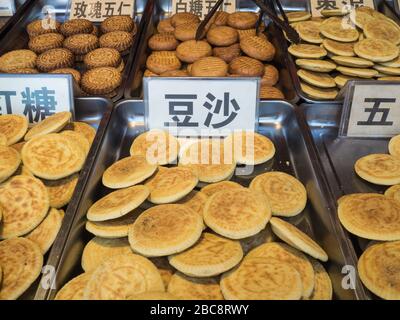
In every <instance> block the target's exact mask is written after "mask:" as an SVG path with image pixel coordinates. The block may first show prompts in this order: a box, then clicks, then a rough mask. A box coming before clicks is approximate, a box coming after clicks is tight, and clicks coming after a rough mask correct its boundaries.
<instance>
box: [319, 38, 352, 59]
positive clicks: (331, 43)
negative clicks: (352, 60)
mask: <svg viewBox="0 0 400 320" xmlns="http://www.w3.org/2000/svg"><path fill="white" fill-rule="evenodd" d="M322 45H323V46H324V48H325V49H326V50H328V51H329V52H330V53H332V54H334V55H337V56H342V57H354V56H355V53H354V45H355V42H339V41H335V40H332V39H324V41H323V42H322Z"/></svg>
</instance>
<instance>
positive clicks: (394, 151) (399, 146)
mask: <svg viewBox="0 0 400 320" xmlns="http://www.w3.org/2000/svg"><path fill="white" fill-rule="evenodd" d="M388 148H389V153H390V154H391V155H392V156H394V157H396V158H399V159H400V135H397V136H394V137H393V138H391V139H390V141H389V147H388Z"/></svg>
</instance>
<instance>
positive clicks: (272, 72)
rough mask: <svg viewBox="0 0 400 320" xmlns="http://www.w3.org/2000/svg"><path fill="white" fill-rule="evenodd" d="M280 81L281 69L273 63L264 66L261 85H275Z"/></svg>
mask: <svg viewBox="0 0 400 320" xmlns="http://www.w3.org/2000/svg"><path fill="white" fill-rule="evenodd" d="M278 81H279V71H278V69H277V68H276V67H275V66H273V65H272V64H266V65H265V66H264V75H263V76H262V78H261V80H260V84H261V85H267V86H274V85H276V84H277V83H278Z"/></svg>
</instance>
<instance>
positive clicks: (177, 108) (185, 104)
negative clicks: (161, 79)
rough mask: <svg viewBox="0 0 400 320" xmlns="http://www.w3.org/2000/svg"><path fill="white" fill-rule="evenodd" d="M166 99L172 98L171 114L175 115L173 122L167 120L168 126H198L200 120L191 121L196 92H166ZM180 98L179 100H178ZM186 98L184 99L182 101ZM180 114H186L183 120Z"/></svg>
mask: <svg viewBox="0 0 400 320" xmlns="http://www.w3.org/2000/svg"><path fill="white" fill-rule="evenodd" d="M165 99H167V100H170V99H171V100H172V99H174V100H172V101H169V102H168V105H169V115H170V116H173V117H172V118H171V119H172V122H165V123H164V125H165V126H166V127H198V126H199V124H198V122H191V119H192V116H193V101H190V100H196V99H197V95H196V94H166V95H165ZM176 100H178V101H176ZM179 100H181V101H179ZM182 100H184V101H182ZM179 116H185V117H184V119H183V120H182V121H181V120H180V119H179Z"/></svg>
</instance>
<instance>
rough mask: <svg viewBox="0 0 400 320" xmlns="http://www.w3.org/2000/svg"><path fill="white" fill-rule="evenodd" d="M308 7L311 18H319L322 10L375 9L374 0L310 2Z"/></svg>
mask: <svg viewBox="0 0 400 320" xmlns="http://www.w3.org/2000/svg"><path fill="white" fill-rule="evenodd" d="M310 5H311V14H312V16H313V17H321V16H322V15H321V11H322V10H345V7H347V8H349V7H353V8H358V7H361V6H364V7H371V8H375V5H374V0H310Z"/></svg>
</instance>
